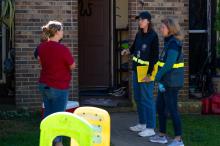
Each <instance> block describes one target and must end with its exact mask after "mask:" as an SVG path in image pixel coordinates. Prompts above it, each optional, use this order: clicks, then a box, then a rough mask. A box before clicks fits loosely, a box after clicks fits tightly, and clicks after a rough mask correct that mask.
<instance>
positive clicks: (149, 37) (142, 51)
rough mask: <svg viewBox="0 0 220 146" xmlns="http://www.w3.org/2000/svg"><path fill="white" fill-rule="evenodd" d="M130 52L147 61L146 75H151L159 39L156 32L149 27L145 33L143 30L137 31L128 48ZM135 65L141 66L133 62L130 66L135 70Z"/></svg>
mask: <svg viewBox="0 0 220 146" xmlns="http://www.w3.org/2000/svg"><path fill="white" fill-rule="evenodd" d="M130 52H131V54H132V55H134V56H135V57H138V58H139V59H141V60H144V61H149V67H148V72H147V74H148V75H151V73H152V71H153V67H154V65H155V64H156V63H157V61H158V57H159V40H158V35H157V33H156V32H155V31H154V30H153V29H151V30H149V31H148V32H147V33H144V32H143V31H141V30H140V31H138V33H137V34H136V37H135V41H134V43H133V45H132V47H131V48H130ZM136 66H141V64H139V63H137V62H134V61H133V65H132V68H133V70H134V71H136Z"/></svg>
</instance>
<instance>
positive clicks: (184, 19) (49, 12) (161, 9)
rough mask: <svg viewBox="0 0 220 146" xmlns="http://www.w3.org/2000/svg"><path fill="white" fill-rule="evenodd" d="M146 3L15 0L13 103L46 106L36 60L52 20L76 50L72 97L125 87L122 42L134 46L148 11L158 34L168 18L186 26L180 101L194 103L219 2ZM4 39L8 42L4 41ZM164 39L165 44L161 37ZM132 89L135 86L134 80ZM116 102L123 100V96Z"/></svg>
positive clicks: (134, 0)
mask: <svg viewBox="0 0 220 146" xmlns="http://www.w3.org/2000/svg"><path fill="white" fill-rule="evenodd" d="M142 1H143V2H144V5H143V7H142V5H141V3H140V0H80V1H77V0H48V1H45V0H31V1H30V0H15V9H16V11H15V40H14V47H15V54H16V57H15V74H14V77H15V91H16V92H15V97H14V98H12V100H13V101H14V103H15V104H16V106H17V107H26V108H28V109H39V107H40V106H41V97H40V95H39V92H38V84H37V81H38V77H39V71H40V66H39V64H38V61H37V60H36V59H34V56H33V51H34V49H35V48H36V46H37V45H38V44H39V42H40V33H41V30H40V27H41V26H42V25H44V24H45V23H46V22H47V21H49V20H59V21H61V22H63V23H64V33H65V36H64V40H63V43H64V44H65V45H66V46H68V47H69V48H71V50H72V53H73V56H74V57H75V60H76V63H77V68H76V69H75V70H74V72H73V74H72V77H73V81H72V84H71V95H70V99H74V100H78V99H80V98H83V97H85V96H88V98H91V97H94V96H96V91H97V90H99V91H100V90H101V91H105V89H113V88H117V87H120V86H121V85H125V84H126V83H125V84H123V78H125V80H126V79H128V77H129V73H127V74H126V73H122V72H119V68H120V64H121V63H123V61H124V60H126V58H125V59H123V58H121V57H120V54H119V53H118V52H119V51H117V50H118V49H117V48H118V46H119V45H120V43H119V41H120V40H123V39H127V40H129V42H130V43H132V41H133V40H134V36H135V33H136V31H137V21H135V19H134V17H135V16H136V15H137V14H138V13H139V12H141V11H143V10H148V11H149V12H151V14H152V17H153V18H152V19H153V20H152V21H153V24H154V28H155V30H156V31H157V32H159V31H158V28H159V26H160V21H161V19H162V18H164V17H166V16H172V17H174V18H175V19H178V21H179V22H180V24H181V27H182V29H183V31H184V33H185V40H184V54H185V58H184V62H185V86H184V88H183V90H182V91H181V93H180V100H181V101H183V102H189V103H193V102H192V100H191V99H190V98H189V89H190V87H189V86H190V83H189V81H190V80H189V79H190V74H192V75H193V74H196V73H197V72H199V67H201V66H202V65H203V64H202V62H200V61H199V60H200V59H203V60H204V58H205V56H204V57H203V58H199V57H201V56H202V55H204V54H205V53H202V52H206V51H207V50H206V49H207V48H208V49H209V50H210V49H211V48H214V47H213V46H214V45H215V44H214V43H215V38H212V37H211V36H215V34H214V33H213V24H209V23H208V22H211V21H209V20H207V18H213V16H214V14H215V11H214V10H215V8H214V6H216V1H212V3H211V4H210V5H208V4H209V2H211V0H207V1H206V0H205V1H204V0H196V1H189V0H142ZM211 6H212V9H210V8H211ZM211 10H212V11H211ZM211 16H212V17H211ZM190 20H192V21H190ZM2 30H3V29H2ZM2 34H3V33H2ZM120 34H121V35H120ZM210 35H211V36H210ZM2 36H3V35H2ZM208 39H212V40H213V41H211V44H210V43H207V42H208ZM2 40H3V41H5V39H3V37H2ZM3 41H2V42H1V43H2V44H4V43H3ZM160 41H161V46H162V43H163V42H162V38H161V37H160ZM198 41H199V43H198ZM196 44H200V45H197V46H196ZM204 45H205V46H207V47H205V48H204ZM2 46H3V47H2V48H3V49H4V47H5V48H6V46H4V45H2ZM189 46H190V47H189ZM191 46H193V47H191ZM199 48H200V49H201V48H202V49H204V50H198V49H199ZM209 50H208V51H209ZM196 57H198V58H196ZM195 62H197V63H195ZM195 68H196V69H195ZM190 69H192V71H191V70H190ZM3 84H5V83H3ZM125 86H126V85H125ZM126 87H127V88H131V87H130V80H129V81H127V86H126ZM87 91H89V92H87ZM126 91H131V90H128V89H127V90H126ZM98 94H100V93H97V95H98ZM92 95H93V96H92ZM126 95H128V96H127V99H126V98H123V100H124V99H126V100H128V101H130V100H131V97H132V93H131V92H129V93H126ZM105 96H106V95H103V97H105ZM107 98H109V96H108V97H107ZM112 98H114V99H117V98H120V99H122V98H121V97H118V96H115V97H112ZM112 98H111V97H110V99H112Z"/></svg>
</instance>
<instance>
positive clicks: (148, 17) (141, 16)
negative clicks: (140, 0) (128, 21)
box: [135, 11, 151, 21]
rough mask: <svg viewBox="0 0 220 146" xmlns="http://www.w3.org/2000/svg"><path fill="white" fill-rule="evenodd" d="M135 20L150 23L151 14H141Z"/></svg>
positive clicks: (145, 12)
mask: <svg viewBox="0 0 220 146" xmlns="http://www.w3.org/2000/svg"><path fill="white" fill-rule="evenodd" d="M135 18H136V19H139V18H141V19H147V20H148V21H151V14H150V13H149V12H148V11H144V12H141V13H140V14H139V15H138V16H136V17H135Z"/></svg>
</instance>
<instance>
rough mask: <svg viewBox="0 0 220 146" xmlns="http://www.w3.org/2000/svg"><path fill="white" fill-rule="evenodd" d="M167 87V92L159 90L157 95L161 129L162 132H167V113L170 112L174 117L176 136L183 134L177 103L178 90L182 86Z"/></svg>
mask: <svg viewBox="0 0 220 146" xmlns="http://www.w3.org/2000/svg"><path fill="white" fill-rule="evenodd" d="M165 88H166V91H165V92H160V91H158V97H157V112H158V119H159V130H160V132H161V133H166V121H167V114H168V113H169V114H170V116H171V118H172V122H173V127H174V131H175V136H181V135H182V128H181V120H180V115H179V112H178V105H177V98H178V92H179V90H180V88H168V87H165Z"/></svg>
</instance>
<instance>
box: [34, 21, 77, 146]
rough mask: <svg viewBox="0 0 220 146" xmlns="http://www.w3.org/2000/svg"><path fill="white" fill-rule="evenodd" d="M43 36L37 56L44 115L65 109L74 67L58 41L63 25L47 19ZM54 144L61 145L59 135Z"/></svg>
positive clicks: (72, 60)
mask: <svg viewBox="0 0 220 146" xmlns="http://www.w3.org/2000/svg"><path fill="white" fill-rule="evenodd" d="M42 30H43V34H44V35H43V37H46V38H48V41H44V42H42V43H41V44H40V45H39V46H38V57H39V61H40V64H41V67H42V69H41V73H40V79H39V89H40V92H41V95H42V97H43V102H44V106H45V112H44V117H46V116H48V115H50V114H52V113H55V112H60V111H65V109H66V105H67V100H68V95H69V84H70V80H71V71H72V70H73V69H74V68H75V63H74V59H73V57H72V54H71V52H70V50H69V49H68V48H67V47H65V46H64V45H62V44H61V43H60V40H61V39H62V38H63V25H62V23H60V22H58V21H49V22H48V24H47V25H45V26H43V27H42ZM54 145H55V146H62V139H61V137H57V138H56V139H55V140H54Z"/></svg>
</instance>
